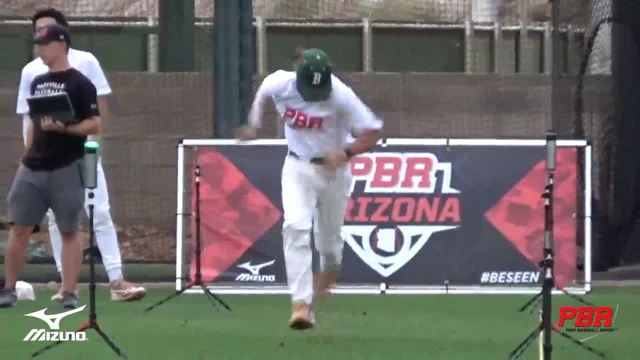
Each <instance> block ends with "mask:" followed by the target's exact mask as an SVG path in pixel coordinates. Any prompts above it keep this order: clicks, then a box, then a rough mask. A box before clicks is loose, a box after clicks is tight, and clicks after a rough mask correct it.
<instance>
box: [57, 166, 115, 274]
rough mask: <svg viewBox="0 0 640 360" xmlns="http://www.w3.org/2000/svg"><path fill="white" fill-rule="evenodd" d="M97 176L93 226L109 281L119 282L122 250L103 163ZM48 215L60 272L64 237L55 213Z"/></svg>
mask: <svg viewBox="0 0 640 360" xmlns="http://www.w3.org/2000/svg"><path fill="white" fill-rule="evenodd" d="M97 175H98V176H97V185H98V186H97V188H96V189H94V191H93V195H94V199H93V204H94V210H93V226H94V230H95V233H96V242H97V244H98V248H99V249H100V253H101V254H102V263H103V264H104V268H105V271H106V272H107V274H108V275H109V280H110V281H113V280H117V279H118V278H119V277H120V276H121V275H122V271H121V269H122V259H121V257H120V248H119V247H118V237H117V235H116V229H115V227H114V226H113V221H112V220H111V213H110V206H109V191H108V189H107V181H106V178H105V176H104V170H103V169H102V162H101V161H99V162H98V173H97ZM88 193H89V192H88V191H87V198H86V199H85V209H86V211H87V216H88V215H89V198H88ZM47 215H48V216H49V237H50V238H51V249H52V250H53V257H54V259H55V261H56V267H57V268H58V271H59V272H60V271H62V263H61V252H62V237H61V235H60V231H59V230H58V226H57V225H56V223H55V218H54V216H53V212H52V211H51V210H49V212H48V213H47Z"/></svg>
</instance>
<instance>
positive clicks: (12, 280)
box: [0, 24, 101, 308]
mask: <svg viewBox="0 0 640 360" xmlns="http://www.w3.org/2000/svg"><path fill="white" fill-rule="evenodd" d="M35 43H36V45H37V52H38V53H39V55H40V57H41V58H42V61H43V62H44V63H45V64H46V65H47V66H48V67H49V72H48V73H45V74H42V75H40V76H37V77H36V78H35V79H34V80H33V82H32V83H31V95H32V96H47V95H52V94H59V93H66V94H67V96H68V97H69V100H70V102H71V105H72V108H73V113H74V118H75V121H73V122H67V123H62V122H60V121H59V120H57V119H55V118H52V117H50V116H43V117H41V118H37V117H36V116H34V115H32V117H31V118H32V123H31V124H30V126H29V130H28V134H27V140H26V153H25V156H24V158H23V160H22V165H21V166H20V168H19V169H18V172H17V174H16V178H15V180H14V182H13V185H12V187H11V190H10V191H9V195H8V198H7V201H8V203H9V221H10V222H11V235H10V236H9V241H8V246H7V251H6V254H5V274H6V283H5V286H4V290H2V292H0V307H10V306H12V305H13V304H14V303H15V301H16V294H15V284H16V280H17V276H18V273H19V272H20V271H21V270H22V266H23V264H24V255H25V250H26V247H27V244H28V241H29V235H30V234H31V229H32V228H33V226H34V225H37V224H40V222H41V221H42V219H43V218H44V216H45V214H46V213H47V210H48V209H49V208H51V210H52V211H53V213H54V215H55V218H56V221H57V223H58V228H59V229H60V232H61V233H62V240H63V245H62V259H63V260H62V273H63V276H62V287H63V296H62V300H61V305H62V306H63V307H64V308H75V307H76V305H77V302H78V299H77V296H76V295H75V294H76V293H75V290H76V289H75V288H76V283H77V280H78V274H79V272H80V266H81V264H82V244H81V241H80V237H79V233H78V227H79V225H80V216H81V214H82V211H83V208H84V201H85V189H84V184H83V181H82V171H83V162H82V159H83V157H84V142H85V141H86V139H87V136H88V135H95V134H98V132H99V130H100V122H101V120H100V114H99V112H98V105H97V96H96V88H95V87H94V86H93V84H92V83H91V81H90V80H89V79H88V78H87V77H85V76H84V75H82V74H81V73H80V72H79V71H77V70H76V69H73V68H72V67H71V66H70V65H69V61H68V59H67V52H68V50H69V45H70V44H71V37H70V34H69V31H68V30H67V29H66V28H65V27H63V26H61V25H58V24H52V25H48V26H45V27H43V28H42V29H39V30H38V33H37V35H36V39H35Z"/></svg>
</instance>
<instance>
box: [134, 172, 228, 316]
mask: <svg viewBox="0 0 640 360" xmlns="http://www.w3.org/2000/svg"><path fill="white" fill-rule="evenodd" d="M201 175H202V174H201V172H200V164H199V162H198V160H196V166H195V176H194V181H195V197H196V209H195V217H196V218H195V220H196V237H195V243H196V244H195V245H196V246H195V256H196V272H195V278H194V279H193V281H190V279H189V278H188V277H186V278H184V279H182V280H185V281H186V282H187V284H185V286H184V287H183V288H182V289H181V290H177V291H175V292H174V293H172V294H171V295H169V296H167V297H166V298H164V299H162V300H160V301H158V302H157V303H155V304H153V305H151V306H149V307H148V308H146V309H144V312H150V311H151V310H153V309H155V308H157V307H158V306H160V305H162V304H164V303H166V302H167V301H169V300H171V299H173V298H176V297H178V296H179V295H182V294H184V292H185V291H187V290H189V289H191V288H193V287H199V288H200V289H202V291H203V292H204V294H205V295H206V296H207V299H209V301H210V302H211V305H213V307H214V308H215V309H216V310H218V311H220V310H219V309H218V306H217V305H216V302H217V303H219V304H220V305H222V307H224V308H225V309H227V310H229V311H231V307H230V306H229V305H227V303H226V302H224V301H223V300H222V299H221V298H220V297H219V296H217V295H216V294H214V293H212V292H211V290H209V288H207V285H206V284H205V282H204V281H203V280H202V258H201V256H202V239H201V234H200V232H201V231H200V176H201Z"/></svg>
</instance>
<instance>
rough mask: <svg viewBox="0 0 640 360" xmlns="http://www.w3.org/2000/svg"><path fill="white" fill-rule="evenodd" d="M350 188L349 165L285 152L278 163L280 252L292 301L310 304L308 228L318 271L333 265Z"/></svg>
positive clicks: (337, 261) (340, 247) (337, 257)
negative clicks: (317, 162) (334, 165)
mask: <svg viewBox="0 0 640 360" xmlns="http://www.w3.org/2000/svg"><path fill="white" fill-rule="evenodd" d="M350 192H351V172H350V169H349V166H345V167H344V168H342V169H338V170H329V169H326V168H325V167H323V166H321V165H315V164H311V163H310V162H307V161H304V160H300V159H297V158H294V157H292V156H287V158H286V159H285V162H284V167H283V168H282V207H283V209H284V224H283V230H282V236H283V240H284V258H285V263H286V268H287V282H288V284H289V290H290V291H291V300H292V302H304V303H307V304H311V301H312V299H313V271H312V267H311V266H312V265H311V262H312V250H311V229H312V226H313V235H314V239H315V248H316V250H317V251H318V254H319V257H320V269H321V270H322V271H339V270H340V266H341V264H342V250H343V248H344V239H343V238H342V235H341V230H342V224H343V221H344V215H345V211H346V210H347V205H348V202H349V196H350Z"/></svg>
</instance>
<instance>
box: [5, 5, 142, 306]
mask: <svg viewBox="0 0 640 360" xmlns="http://www.w3.org/2000/svg"><path fill="white" fill-rule="evenodd" d="M31 22H32V25H33V31H34V33H37V30H38V29H40V28H42V27H44V26H47V25H49V24H54V23H57V24H59V25H62V26H64V27H67V28H68V27H69V24H68V22H67V20H66V18H65V16H64V14H62V13H61V12H60V11H58V10H56V9H54V8H47V9H43V10H40V11H37V12H36V13H35V14H34V15H33V17H32V18H31ZM68 59H69V63H70V65H71V66H72V67H73V68H75V69H76V70H78V71H80V72H81V73H82V74H83V75H85V76H86V77H88V78H89V80H91V82H92V83H93V85H94V86H95V87H96V89H97V95H98V107H99V110H100V114H101V117H102V119H103V120H104V119H106V117H107V110H108V109H107V96H108V95H110V94H111V87H110V86H109V83H108V81H107V78H106V77H105V75H104V72H103V71H102V67H101V66H100V63H99V62H98V59H96V57H95V56H93V54H91V53H89V52H85V51H80V50H76V49H69V53H68ZM47 71H48V67H47V65H45V64H44V62H43V61H42V60H41V59H40V57H37V58H36V59H34V60H33V61H31V62H30V63H28V64H27V65H25V67H24V68H23V69H22V73H21V75H20V89H19V93H18V101H17V106H16V113H17V114H18V115H20V116H22V117H23V135H24V137H25V141H26V132H27V129H28V125H29V123H30V122H31V119H30V118H29V115H28V114H29V105H28V103H27V98H28V97H29V95H30V86H31V82H32V80H33V79H34V78H35V77H36V76H38V75H40V74H43V73H46V72H47ZM94 196H95V198H94V204H95V208H94V226H95V232H96V240H97V243H98V248H99V249H100V253H101V254H102V260H103V264H104V267H105V270H106V272H107V275H108V277H109V285H110V289H111V299H112V300H113V301H135V300H140V299H142V298H143V297H144V296H145V294H146V290H145V289H144V288H142V287H138V286H135V285H133V284H131V283H130V282H128V281H126V280H124V278H123V274H122V260H121V256H120V249H119V247H118V238H117V235H116V230H115V227H114V226H113V222H112V220H111V214H110V207H109V193H108V190H107V184H106V179H105V176H104V171H103V169H102V164H101V163H100V162H99V163H98V188H97V189H95V191H94ZM47 215H48V218H49V236H50V238H51V248H52V251H53V257H54V259H55V262H56V266H57V268H58V272H61V271H62V263H61V249H62V238H61V235H60V231H59V230H58V226H57V225H56V222H55V219H54V216H53V213H52V212H51V210H49V212H48V213H47ZM61 297H62V293H61V291H59V292H58V293H57V294H55V295H54V296H53V297H52V298H51V300H52V301H59V300H60V299H61Z"/></svg>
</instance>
